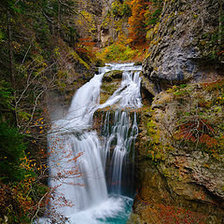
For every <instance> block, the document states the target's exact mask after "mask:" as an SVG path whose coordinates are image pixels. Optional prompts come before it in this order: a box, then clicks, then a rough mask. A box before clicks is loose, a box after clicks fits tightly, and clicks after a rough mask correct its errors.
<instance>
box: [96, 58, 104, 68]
mask: <svg viewBox="0 0 224 224" xmlns="http://www.w3.org/2000/svg"><path fill="white" fill-rule="evenodd" d="M104 66H105V63H104V62H103V61H102V60H101V59H99V58H98V59H97V61H96V67H104Z"/></svg>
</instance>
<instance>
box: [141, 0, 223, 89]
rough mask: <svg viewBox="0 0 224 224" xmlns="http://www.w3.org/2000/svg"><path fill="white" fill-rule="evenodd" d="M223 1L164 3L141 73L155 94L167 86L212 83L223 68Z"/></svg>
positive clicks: (182, 0)
mask: <svg viewBox="0 0 224 224" xmlns="http://www.w3.org/2000/svg"><path fill="white" fill-rule="evenodd" d="M223 16H224V2H223V1H222V0H205V1H204V0H203V1H202V0H200V1H196V0H188V1H186V0H175V1H165V2H164V6H163V11H162V14H161V19H160V22H159V23H158V24H157V25H156V26H155V27H154V29H152V30H151V31H150V32H149V33H150V35H149V36H150V38H151V43H150V47H149V50H148V54H147V57H146V59H145V62H144V64H143V74H144V75H145V76H146V77H147V78H148V79H149V80H150V81H151V82H153V83H154V84H155V89H156V91H157V92H159V91H161V90H164V89H166V88H168V87H169V86H170V85H173V84H178V83H186V82H198V81H202V80H205V79H206V80H210V81H211V80H214V79H216V78H217V76H219V75H220V74H221V73H222V72H223V69H224V52H223V49H224V38H223V32H224V24H223V23H224V22H223Z"/></svg>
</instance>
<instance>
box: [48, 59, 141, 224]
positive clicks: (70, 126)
mask: <svg viewBox="0 0 224 224" xmlns="http://www.w3.org/2000/svg"><path fill="white" fill-rule="evenodd" d="M111 70H122V71H123V77H122V81H121V85H120V87H119V88H118V89H117V90H116V91H115V92H114V94H113V95H112V96H111V97H109V99H108V100H107V101H106V102H105V103H104V104H101V105H100V104H99V96H100V86H101V83H102V78H103V75H104V74H105V72H107V71H111ZM140 70H141V66H134V65H133V64H132V63H128V64H107V66H105V67H103V68H100V74H99V75H95V76H94V77H93V78H92V79H91V80H90V81H89V82H88V83H86V84H85V85H83V86H82V87H81V88H80V89H79V90H78V91H77V92H76V94H75V95H74V97H73V100H72V103H71V106H70V108H69V110H68V114H67V116H66V117H65V118H64V119H61V120H58V121H55V122H54V123H53V125H52V129H51V131H50V133H49V135H48V144H49V167H50V178H49V185H50V186H51V189H52V191H53V192H54V193H53V196H54V197H53V198H52V199H51V203H50V211H51V216H52V217H53V216H55V217H56V216H57V214H61V215H63V216H66V217H67V218H68V220H69V221H70V222H71V223H74V224H87V223H88V224H95V223H110V224H112V223H126V219H127V217H128V213H129V212H130V209H131V203H132V199H131V198H129V197H126V196H124V194H126V193H125V191H124V189H123V182H129V183H131V182H133V180H128V179H127V178H126V176H129V177H130V178H131V176H132V175H126V173H125V172H126V170H128V171H129V173H130V169H129V168H130V167H131V169H132V170H133V166H130V163H129V162H130V154H129V153H132V155H134V152H133V150H132V149H133V147H134V143H135V138H136V136H137V134H138V127H137V118H136V112H132V113H130V112H129V108H132V109H133V108H139V107H141V105H142V104H141V97H140V81H141V80H140V78H139V73H140ZM112 105H113V106H114V107H116V108H117V109H113V110H111V111H108V112H107V113H105V123H104V124H103V128H102V129H103V130H102V136H103V138H102V137H101V140H100V138H99V137H98V135H97V132H96V131H93V130H91V125H92V120H93V115H94V112H95V111H96V110H98V109H103V108H105V107H110V106H112ZM127 167H128V169H126V168H127ZM130 178H129V179H130ZM106 179H107V183H106ZM129 186H130V185H129ZM122 195H123V196H122ZM126 195H128V194H126ZM55 219H57V218H55ZM59 219H60V216H59ZM45 222H46V223H47V221H45Z"/></svg>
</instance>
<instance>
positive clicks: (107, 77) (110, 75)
mask: <svg viewBox="0 0 224 224" xmlns="http://www.w3.org/2000/svg"><path fill="white" fill-rule="evenodd" d="M122 74H123V72H122V71H120V70H114V71H110V72H106V73H105V74H104V76H103V82H104V81H105V82H112V81H113V80H114V79H121V78H122Z"/></svg>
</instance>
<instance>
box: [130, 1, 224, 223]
mask: <svg viewBox="0 0 224 224" xmlns="http://www.w3.org/2000/svg"><path fill="white" fill-rule="evenodd" d="M222 16H223V1H215V0H214V1H209V0H205V1H196V0H191V1H184V0H181V1H177V0H175V1H165V3H164V8H163V13H162V15H161V20H160V23H159V24H157V25H156V26H155V27H154V30H153V31H152V33H151V38H152V41H151V44H150V47H149V52H148V56H147V58H146V59H145V61H144V63H143V84H142V86H143V90H144V92H149V93H150V94H152V95H154V96H155V97H154V100H153V102H152V105H151V107H150V108H149V107H145V108H143V109H142V120H141V124H140V130H141V132H140V136H139V142H138V144H139V145H138V149H139V150H138V159H137V161H136V162H137V176H138V178H139V183H140V186H139V189H138V191H137V195H136V198H135V202H134V212H133V214H132V217H131V219H130V223H136V224H137V223H139V224H140V223H141V224H142V223H144V224H145V223H147V224H154V223H155V224H160V223H161V224H163V223H166V224H173V223H192V224H193V223H206V224H207V223H209V224H222V223H224V219H223V217H224V174H223V173H224V138H223V135H224V126H223V120H224V115H223V111H224V95H223V93H224V81H223V75H224V72H223V71H224V63H223V56H224V55H223V36H222V35H221V33H222V32H223V23H222V22H221V21H222V18H223V17H222Z"/></svg>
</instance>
